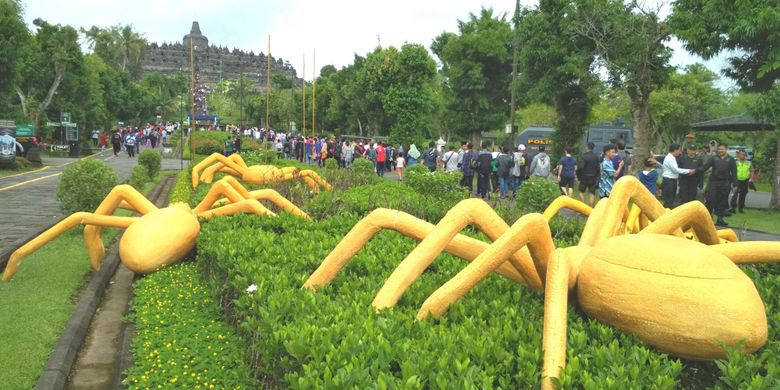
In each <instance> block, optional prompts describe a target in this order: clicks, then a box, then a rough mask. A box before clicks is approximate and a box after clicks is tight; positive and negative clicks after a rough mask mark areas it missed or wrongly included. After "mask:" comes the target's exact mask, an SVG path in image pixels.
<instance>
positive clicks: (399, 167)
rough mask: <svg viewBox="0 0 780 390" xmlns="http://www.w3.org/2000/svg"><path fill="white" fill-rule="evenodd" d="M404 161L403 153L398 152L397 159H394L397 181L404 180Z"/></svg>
mask: <svg viewBox="0 0 780 390" xmlns="http://www.w3.org/2000/svg"><path fill="white" fill-rule="evenodd" d="M405 162H406V161H405V160H404V153H403V152H400V153H398V157H396V159H395V173H397V174H398V180H400V181H403V180H404V165H405V164H404V163H405Z"/></svg>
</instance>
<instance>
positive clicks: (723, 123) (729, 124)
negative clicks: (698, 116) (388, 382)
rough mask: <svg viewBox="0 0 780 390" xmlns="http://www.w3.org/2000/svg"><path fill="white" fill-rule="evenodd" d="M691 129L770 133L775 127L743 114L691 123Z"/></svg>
mask: <svg viewBox="0 0 780 390" xmlns="http://www.w3.org/2000/svg"><path fill="white" fill-rule="evenodd" d="M691 128H692V129H693V130H697V131H770V130H774V129H775V126H774V125H773V124H772V123H769V122H764V121H759V120H756V119H754V118H753V116H752V115H750V114H748V113H746V112H744V113H742V114H739V115H735V116H728V117H725V118H718V119H712V120H708V121H704V122H698V123H692V124H691Z"/></svg>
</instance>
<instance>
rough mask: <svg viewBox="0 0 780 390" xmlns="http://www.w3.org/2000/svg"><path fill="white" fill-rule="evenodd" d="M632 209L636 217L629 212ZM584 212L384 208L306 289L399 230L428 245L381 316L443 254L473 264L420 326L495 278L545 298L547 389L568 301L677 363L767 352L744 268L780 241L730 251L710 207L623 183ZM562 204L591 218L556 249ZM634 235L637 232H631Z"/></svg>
mask: <svg viewBox="0 0 780 390" xmlns="http://www.w3.org/2000/svg"><path fill="white" fill-rule="evenodd" d="M629 201H630V202H632V203H633V204H634V205H635V206H634V207H637V208H638V209H639V210H640V211H631V212H629V207H628V204H629ZM577 203H579V202H576V201H571V200H569V201H565V200H564V201H560V202H558V204H557V205H556V204H554V205H553V206H551V208H549V209H548V210H547V212H545V214H544V216H543V215H541V214H536V213H534V214H528V215H525V216H523V217H522V218H520V219H519V220H517V222H515V223H514V224H513V225H512V226H511V227H508V226H507V225H506V223H505V222H503V221H502V220H501V218H500V217H499V216H498V215H497V214H496V213H495V211H494V210H493V209H492V208H491V207H490V206H489V205H488V204H487V203H485V202H483V201H482V200H478V199H468V200H464V201H461V202H460V203H459V204H458V205H456V206H455V207H453V208H452V209H451V210H450V211H449V212H448V213H447V215H445V216H444V218H442V220H441V221H440V222H439V223H438V224H437V225H436V226H433V225H431V224H429V223H427V222H424V221H420V220H418V219H416V218H414V217H411V216H409V215H407V214H404V213H400V212H396V211H392V210H378V211H375V214H374V213H372V214H371V215H369V216H368V217H366V218H365V219H364V220H362V221H360V222H359V223H358V225H356V226H355V228H353V229H352V231H350V232H349V233H348V234H347V236H345V238H344V240H342V242H341V243H339V245H338V246H337V247H336V249H334V250H333V251H332V252H331V253H330V255H329V256H328V257H327V258H326V259H325V261H324V262H323V263H322V264H321V265H320V267H319V268H318V269H317V270H316V271H315V272H314V273H313V274H312V275H311V277H310V278H309V280H307V281H306V282H305V284H304V287H307V288H312V289H314V288H315V287H316V286H318V285H323V284H326V283H328V282H329V281H330V280H332V279H333V278H334V277H335V275H336V274H337V273H338V271H339V270H340V269H341V268H342V267H343V266H344V265H345V264H346V262H348V261H349V258H350V257H352V256H353V255H354V254H355V253H357V251H358V250H359V249H360V247H361V246H362V245H363V244H364V243H365V241H366V240H368V239H370V238H371V237H372V236H373V235H374V234H376V232H377V231H378V230H379V229H381V228H391V229H395V230H398V231H401V232H402V233H404V234H407V235H410V236H412V237H415V238H417V239H419V240H422V241H421V242H420V244H419V245H418V246H417V247H416V248H415V249H414V250H413V251H412V252H411V253H410V254H409V255H408V256H407V257H406V259H404V260H403V261H402V262H401V264H400V265H399V266H398V267H397V268H396V269H395V270H394V271H393V273H392V274H391V275H390V277H389V278H388V279H387V280H386V281H385V283H384V285H383V286H382V288H381V290H380V291H379V293H378V294H377V296H376V297H375V298H374V301H373V303H372V305H373V306H374V307H375V308H376V309H377V310H381V309H384V308H388V307H392V306H394V305H395V304H396V302H397V301H398V299H399V298H400V297H401V295H402V294H403V293H404V292H405V291H406V289H407V288H408V287H409V286H410V285H411V284H412V283H413V282H414V281H415V280H416V279H417V278H418V277H419V276H420V275H421V274H422V273H423V272H424V271H425V269H426V268H427V267H428V266H429V265H430V264H431V263H432V262H433V260H434V259H435V258H436V257H437V256H438V254H439V253H441V252H442V251H443V250H444V251H448V252H450V253H452V254H454V255H456V256H459V257H462V258H465V259H467V260H470V263H469V264H468V265H467V266H466V267H465V268H464V269H463V270H461V271H460V272H459V273H458V274H457V275H456V276H455V277H453V278H452V279H451V280H450V281H448V282H447V283H445V284H444V285H443V286H441V287H440V288H439V289H438V290H436V291H435V292H434V293H433V294H432V295H431V296H430V297H429V298H428V299H427V300H426V301H425V302H424V303H423V305H422V307H421V308H420V310H419V312H418V314H417V319H418V320H422V319H425V318H427V317H429V316H433V317H435V318H439V317H441V316H442V315H443V314H444V312H445V311H446V310H447V309H448V308H449V307H450V306H451V305H452V304H454V303H455V302H456V301H458V300H459V299H460V298H462V297H463V296H464V295H465V294H466V293H467V292H468V291H470V290H471V289H472V288H473V287H474V286H475V285H476V284H477V283H479V282H480V281H482V280H483V279H484V278H485V277H487V276H488V275H489V274H490V273H492V272H493V271H496V272H498V273H500V274H502V275H504V276H506V277H508V278H510V279H512V280H515V281H518V282H520V283H523V284H526V285H527V286H529V287H530V288H534V289H543V290H544V294H545V298H544V325H543V333H542V334H543V346H542V347H543V351H544V357H543V366H542V387H543V388H546V389H550V388H553V381H552V378H557V377H558V376H559V375H560V372H561V370H562V369H563V367H564V366H565V364H566V361H565V358H566V322H567V318H566V317H567V305H568V302H569V297H570V295H571V296H572V297H575V300H574V302H573V303H576V304H578V305H579V307H581V308H582V310H583V311H584V312H585V314H587V315H588V316H589V317H591V318H595V319H597V320H600V321H602V322H605V323H608V324H610V325H612V326H614V327H616V328H618V329H619V330H621V331H623V332H626V333H632V334H635V335H637V336H638V337H639V338H640V339H642V340H643V341H644V342H645V343H647V344H649V345H652V346H654V347H656V348H657V349H659V350H661V351H663V352H666V353H670V354H672V355H675V356H679V357H684V358H691V359H717V358H723V357H724V356H725V355H724V351H723V349H722V348H721V346H720V344H719V342H722V343H723V344H725V345H727V346H735V345H738V343H739V342H743V344H742V346H743V349H744V351H745V352H747V353H751V352H754V351H756V350H757V349H759V348H761V346H763V345H764V343H765V342H766V340H767V321H766V313H765V308H764V304H763V302H762V301H761V298H760V296H759V295H758V292H757V291H756V288H755V285H754V284H753V282H752V281H751V280H750V279H749V278H748V277H747V275H745V274H744V273H743V272H742V271H741V270H740V269H739V267H738V266H737V264H758V263H772V262H778V261H780V242H731V241H735V240H736V236H735V234H734V232H733V231H730V230H724V231H717V230H716V229H715V226H714V225H713V224H712V219H711V216H710V214H709V211H708V210H707V209H706V207H705V206H704V205H703V204H701V203H700V202H698V201H694V202H690V203H686V204H684V205H681V206H679V207H677V208H675V209H673V210H665V209H664V208H663V206H662V205H661V204H660V203H659V202H658V200H657V199H656V198H655V197H654V196H653V195H652V194H650V192H648V191H647V190H646V189H645V188H644V186H643V185H642V184H641V183H640V182H639V181H638V180H637V179H636V178H634V177H632V176H626V177H623V178H621V179H620V180H618V181H617V183H616V184H615V186H614V188H613V192H612V194H611V195H610V197H609V198H606V199H602V200H601V201H599V202H598V203H597V204H596V207H594V208H593V209H592V210H589V209H588V208H587V206H585V205H576V204H577ZM572 205H574V207H570V206H572ZM583 206H584V207H583ZM561 207H568V208H573V209H575V211H580V212H582V213H585V214H590V216H589V217H588V220H587V222H586V224H585V227H584V230H583V233H582V235H581V236H580V240H579V243H578V245H576V246H573V247H568V248H557V249H556V248H555V245H554V243H553V241H552V235H551V232H550V228H549V225H548V221H549V219H550V218H552V216H553V215H554V214H555V213H557V211H558V210H559V209H560V208H561ZM629 216H630V218H629ZM468 225H475V226H476V227H478V228H479V229H480V230H482V231H483V232H485V234H486V235H487V236H488V238H489V239H490V240H492V241H493V242H492V244H487V243H483V242H480V241H478V240H474V239H471V238H468V237H465V236H463V235H460V234H459V231H460V230H462V229H463V228H465V227H466V226H468ZM635 229H641V230H638V232H637V233H636V234H626V233H632V232H633V231H634V230H635ZM684 229H690V230H689V231H688V232H685V231H684ZM686 235H687V236H688V237H687V238H686Z"/></svg>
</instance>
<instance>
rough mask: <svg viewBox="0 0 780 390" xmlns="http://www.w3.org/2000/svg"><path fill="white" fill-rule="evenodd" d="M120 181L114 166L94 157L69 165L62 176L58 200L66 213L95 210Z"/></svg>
mask: <svg viewBox="0 0 780 390" xmlns="http://www.w3.org/2000/svg"><path fill="white" fill-rule="evenodd" d="M118 182H119V177H118V176H117V174H116V171H114V169H113V168H111V167H110V166H108V165H107V164H106V163H104V162H102V161H98V160H94V159H89V158H88V159H84V160H80V161H77V162H75V163H73V164H70V165H68V166H67V167H66V168H65V169H64V170H63V171H62V176H60V184H59V186H58V187H57V200H59V202H60V208H61V209H62V211H63V212H66V213H75V212H77V211H94V210H95V209H96V208H97V207H98V206H99V205H100V202H102V201H103V199H105V197H106V195H108V193H109V192H110V191H111V189H112V188H114V186H116V185H117V183H118Z"/></svg>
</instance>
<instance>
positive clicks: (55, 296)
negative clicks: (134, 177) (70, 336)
mask: <svg viewBox="0 0 780 390" xmlns="http://www.w3.org/2000/svg"><path fill="white" fill-rule="evenodd" d="M159 177H160V176H158V179H157V181H155V182H153V183H149V184H147V186H146V187H145V188H144V193H146V194H148V193H149V192H150V191H151V189H152V188H154V186H155V185H156V184H157V182H158V181H159ZM116 215H130V212H129V211H126V210H119V211H118V212H117V213H116ZM82 232H83V229H81V228H76V229H72V230H71V231H70V232H68V233H66V234H63V235H62V236H60V237H59V238H57V239H56V240H54V241H52V242H50V243H48V244H46V245H45V246H44V247H42V248H41V249H39V250H38V251H37V252H35V253H33V254H32V255H30V256H29V257H28V258H26V259H25V260H24V261H22V264H21V265H20V267H19V270H18V272H17V273H16V275H15V276H14V278H13V279H12V280H11V281H10V282H8V283H2V282H0V311H2V314H0V388H3V389H29V388H32V387H33V386H35V382H36V381H37V380H38V377H39V376H40V374H41V372H42V371H43V368H44V366H45V365H46V361H47V360H48V359H49V354H50V353H51V351H52V349H53V348H54V345H56V344H57V341H58V340H59V337H60V333H61V332H62V331H63V329H64V328H65V325H66V324H67V323H68V320H69V319H70V315H71V313H72V312H73V309H74V308H75V306H76V301H75V300H76V299H75V298H76V295H77V293H78V292H79V289H80V288H81V287H82V286H83V285H84V284H85V282H86V281H87V277H88V276H89V273H90V272H91V268H90V265H89V257H88V255H87V249H86V247H85V245H84V236H83V234H82ZM118 234H119V230H117V229H105V230H104V233H103V242H104V244H105V245H106V248H108V246H109V245H110V243H111V242H112V241H113V240H114V239H116V237H117V236H118Z"/></svg>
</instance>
